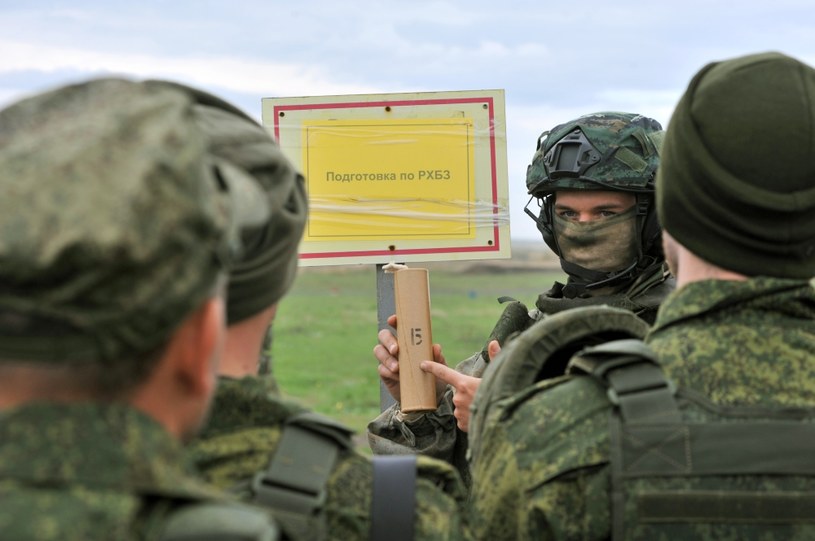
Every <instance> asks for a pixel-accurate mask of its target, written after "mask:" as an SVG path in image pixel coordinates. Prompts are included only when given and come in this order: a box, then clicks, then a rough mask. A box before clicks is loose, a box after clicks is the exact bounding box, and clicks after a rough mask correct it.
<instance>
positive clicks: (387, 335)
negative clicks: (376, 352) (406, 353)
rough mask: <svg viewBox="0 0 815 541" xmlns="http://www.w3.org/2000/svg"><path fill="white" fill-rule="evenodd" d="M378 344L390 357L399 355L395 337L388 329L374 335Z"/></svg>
mask: <svg viewBox="0 0 815 541" xmlns="http://www.w3.org/2000/svg"><path fill="white" fill-rule="evenodd" d="M376 337H377V339H378V340H379V343H380V344H382V345H383V346H384V347H385V349H387V350H388V352H389V353H390V354H391V355H396V354H397V353H399V343H398V342H397V341H396V337H395V336H394V335H393V333H391V332H390V331H389V330H388V329H382V330H381V331H379V334H377V335H376Z"/></svg>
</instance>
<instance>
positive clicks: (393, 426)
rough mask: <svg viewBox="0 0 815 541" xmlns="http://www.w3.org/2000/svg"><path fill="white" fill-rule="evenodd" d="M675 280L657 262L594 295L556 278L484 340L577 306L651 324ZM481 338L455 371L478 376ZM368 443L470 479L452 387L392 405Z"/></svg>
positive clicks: (483, 362)
mask: <svg viewBox="0 0 815 541" xmlns="http://www.w3.org/2000/svg"><path fill="white" fill-rule="evenodd" d="M675 283H676V281H675V280H674V278H673V277H671V276H669V275H668V274H667V271H666V270H665V268H664V267H663V266H662V265H658V266H656V267H654V268H653V269H652V270H651V271H650V272H644V273H643V274H642V275H641V276H640V278H639V279H638V280H637V281H635V282H634V283H633V284H632V285H630V286H629V287H628V288H627V289H626V290H625V291H622V292H619V293H615V294H610V295H605V296H599V297H586V298H575V299H567V298H564V297H563V295H562V288H563V285H562V284H560V283H557V282H556V283H555V285H554V286H553V287H552V288H551V289H550V290H549V291H547V292H546V293H542V294H541V295H540V296H539V297H538V300H537V301H536V303H535V306H536V307H535V309H533V310H531V311H529V314H528V318H525V319H526V320H525V321H520V320H519V319H518V318H517V317H507V316H508V310H505V312H504V315H503V316H502V318H501V319H500V320H499V321H498V323H496V325H495V328H494V329H493V332H492V333H491V334H490V336H489V338H488V339H487V340H486V343H489V342H490V341H491V340H494V339H497V340H498V341H499V342H500V343H502V344H503V341H504V339H505V338H507V337H508V336H510V335H511V334H513V333H515V332H522V331H523V330H525V329H526V328H528V327H529V326H530V325H531V324H532V323H534V322H535V321H538V320H540V319H542V318H543V317H545V316H546V315H547V314H554V313H558V312H562V311H563V310H568V309H571V308H577V307H580V306H596V305H600V304H607V305H609V306H613V307H616V308H622V309H625V310H630V311H632V312H634V313H635V314H637V315H638V316H639V317H640V318H641V319H643V320H645V321H646V322H648V323H653V321H654V318H655V317H656V312H657V309H658V308H659V305H660V303H661V302H662V301H663V300H664V299H665V298H666V297H667V296H668V295H669V294H670V293H671V291H673V289H674V286H675ZM521 306H522V305H521ZM486 343H485V347H484V349H483V350H482V351H479V352H477V353H474V354H473V355H472V356H471V357H469V358H468V359H465V360H463V361H461V362H460V363H459V364H458V365H456V370H458V371H459V372H461V373H462V374H466V375H468V376H474V377H478V378H480V377H481V376H482V374H483V373H484V370H485V369H486V368H487V364H488V363H489V359H488V358H487V354H486ZM368 442H369V444H370V446H371V449H372V450H373V452H374V453H375V454H403V453H420V454H423V455H427V456H432V457H434V458H438V459H440V460H444V461H446V462H449V463H450V464H452V465H453V466H454V467H455V468H456V469H457V470H458V472H459V475H461V478H462V479H463V480H464V483H465V485H466V486H468V487H469V486H470V485H471V484H472V480H471V474H470V467H469V464H468V461H467V447H468V442H467V434H466V433H465V432H462V431H461V430H459V429H458V427H457V426H456V419H455V417H454V416H453V389H452V387H448V389H447V391H446V392H445V394H444V396H443V397H442V399H441V400H440V401H439V405H438V407H437V408H436V410H435V411H432V412H427V413H422V414H412V415H407V416H405V415H402V413H401V411H400V410H399V405H398V404H394V405H393V406H391V407H390V408H388V409H386V410H385V411H384V412H382V413H381V414H380V415H379V416H378V417H377V418H376V419H374V420H373V421H371V422H370V423H369V424H368Z"/></svg>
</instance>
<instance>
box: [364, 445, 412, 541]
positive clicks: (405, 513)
mask: <svg viewBox="0 0 815 541" xmlns="http://www.w3.org/2000/svg"><path fill="white" fill-rule="evenodd" d="M373 466H374V487H373V488H374V490H373V502H372V504H371V541H413V538H414V531H413V530H414V527H413V523H414V517H415V509H416V456H414V455H387V456H375V457H374V459H373Z"/></svg>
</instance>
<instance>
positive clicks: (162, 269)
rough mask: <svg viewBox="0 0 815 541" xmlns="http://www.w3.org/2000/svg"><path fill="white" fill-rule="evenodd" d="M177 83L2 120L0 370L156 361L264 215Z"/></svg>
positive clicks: (57, 102)
mask: <svg viewBox="0 0 815 541" xmlns="http://www.w3.org/2000/svg"><path fill="white" fill-rule="evenodd" d="M198 99H199V97H198V96H197V95H196V92H195V91H194V90H192V89H185V88H184V87H181V86H172V85H160V84H153V83H140V82H133V81H127V80H123V79H98V80H92V81H89V82H84V83H80V84H74V85H69V86H65V87H62V88H58V89H56V90H53V91H50V92H46V93H43V94H40V95H37V96H34V97H31V98H28V99H25V100H22V101H20V102H18V103H16V104H14V105H11V106H10V107H8V108H6V109H4V110H3V111H0V360H8V361H39V362H55V363H56V362H74V361H87V362H96V363H100V362H101V363H106V362H110V361H115V360H116V359H119V358H123V357H131V356H133V355H137V354H139V353H146V352H148V351H151V350H154V349H155V348H156V347H159V346H160V345H161V344H163V343H164V342H165V341H166V340H167V339H168V338H169V336H170V335H171V334H172V332H173V331H174V330H175V328H176V327H177V326H178V325H179V324H180V323H181V322H182V321H183V320H184V318H185V317H186V316H187V315H188V314H189V313H190V312H191V311H192V310H194V309H195V308H196V307H197V306H198V305H200V303H202V302H203V301H204V300H205V299H206V298H208V297H210V296H211V295H213V294H214V291H215V289H214V288H215V286H216V284H217V283H218V277H219V275H221V274H222V273H223V272H224V271H225V270H226V267H227V266H228V265H229V264H230V263H231V261H232V260H233V259H234V258H235V257H236V256H237V255H238V253H237V252H238V248H239V245H240V240H239V234H240V231H241V228H243V227H248V226H256V225H258V224H261V223H263V222H264V221H265V220H266V219H267V217H268V205H267V203H266V201H265V199H264V198H263V196H262V193H261V191H260V190H259V188H258V186H257V185H256V184H255V183H254V182H253V181H252V179H251V177H250V176H249V175H247V174H246V173H245V172H244V171H241V170H240V169H238V168H235V167H232V166H230V164H229V163H227V162H224V161H223V160H220V159H218V158H217V157H215V156H213V155H212V154H211V153H210V152H209V149H208V147H207V138H206V137H205V136H204V135H203V134H202V133H201V130H200V128H199V126H198V124H197V119H196V116H195V113H194V110H195V107H196V104H197V101H198Z"/></svg>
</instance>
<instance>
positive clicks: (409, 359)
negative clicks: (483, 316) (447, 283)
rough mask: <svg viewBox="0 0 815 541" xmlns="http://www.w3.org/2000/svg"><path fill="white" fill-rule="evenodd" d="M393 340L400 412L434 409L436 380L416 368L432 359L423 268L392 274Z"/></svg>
mask: <svg viewBox="0 0 815 541" xmlns="http://www.w3.org/2000/svg"><path fill="white" fill-rule="evenodd" d="M393 288H394V295H395V301H396V318H397V320H396V340H397V342H398V343H399V355H398V356H399V391H400V393H401V395H402V398H401V409H402V411H405V412H408V411H425V410H434V409H436V377H435V376H434V375H433V374H428V373H427V372H423V371H422V369H421V368H419V364H420V363H421V362H422V361H432V360H433V335H432V333H431V331H430V284H429V282H428V272H427V269H412V268H405V269H400V270H398V271H396V272H395V273H394V275H393Z"/></svg>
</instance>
